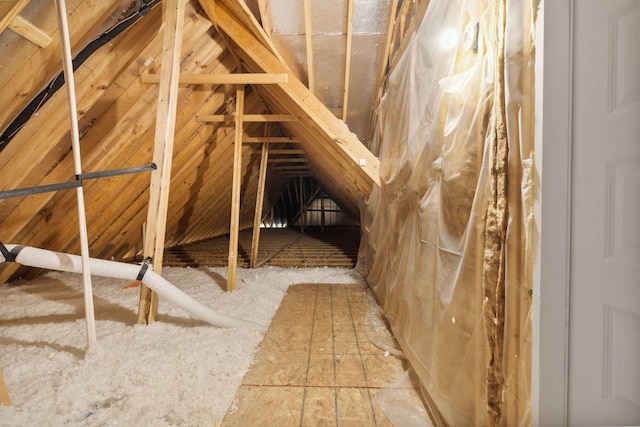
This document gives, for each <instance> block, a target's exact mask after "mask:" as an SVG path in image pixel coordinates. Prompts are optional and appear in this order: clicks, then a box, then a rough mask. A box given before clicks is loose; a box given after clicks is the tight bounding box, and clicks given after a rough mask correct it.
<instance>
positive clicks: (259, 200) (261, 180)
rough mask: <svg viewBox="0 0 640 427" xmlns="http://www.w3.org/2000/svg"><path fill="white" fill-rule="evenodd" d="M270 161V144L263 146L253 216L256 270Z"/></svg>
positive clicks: (252, 245)
mask: <svg viewBox="0 0 640 427" xmlns="http://www.w3.org/2000/svg"><path fill="white" fill-rule="evenodd" d="M265 129H266V130H265V136H266V135H268V134H269V133H268V132H269V131H268V129H269V123H267V124H266V125H265ZM268 160H269V143H268V142H265V143H264V144H262V155H261V157H260V175H259V176H258V194H257V195H256V211H255V213H254V215H253V236H252V238H251V259H250V261H249V267H251V268H254V267H255V266H256V265H257V263H258V248H259V246H260V223H261V222H262V205H263V203H264V187H265V184H266V182H267V164H268Z"/></svg>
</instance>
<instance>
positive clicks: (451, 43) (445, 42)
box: [440, 30, 460, 49]
mask: <svg viewBox="0 0 640 427" xmlns="http://www.w3.org/2000/svg"><path fill="white" fill-rule="evenodd" d="M458 41H460V34H458V32H456V31H453V30H445V31H444V32H443V33H442V35H441V36H440V46H442V48H443V49H453V48H454V47H456V45H457V44H458Z"/></svg>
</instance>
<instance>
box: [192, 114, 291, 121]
mask: <svg viewBox="0 0 640 427" xmlns="http://www.w3.org/2000/svg"><path fill="white" fill-rule="evenodd" d="M297 120H298V119H296V118H295V117H294V116H292V115H291V114H245V115H244V116H243V121H244V122H245V123H249V122H267V123H269V122H295V121H297ZM196 121H198V122H208V123H226V122H229V123H233V122H235V115H233V114H202V115H197V116H196Z"/></svg>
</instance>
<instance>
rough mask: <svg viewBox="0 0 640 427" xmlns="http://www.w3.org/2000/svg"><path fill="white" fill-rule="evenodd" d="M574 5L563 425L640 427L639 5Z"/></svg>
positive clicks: (632, 1)
mask: <svg viewBox="0 0 640 427" xmlns="http://www.w3.org/2000/svg"><path fill="white" fill-rule="evenodd" d="M574 6H575V9H574V73H573V81H574V87H573V148H572V152H573V156H572V157H573V158H572V160H573V165H572V208H571V209H572V215H571V219H572V222H571V236H572V237H571V296H570V301H571V302H570V325H569V423H570V424H571V425H577V426H579V425H640V0H607V1H603V0H576V1H575V2H574Z"/></svg>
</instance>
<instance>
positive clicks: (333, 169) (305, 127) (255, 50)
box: [200, 0, 379, 212]
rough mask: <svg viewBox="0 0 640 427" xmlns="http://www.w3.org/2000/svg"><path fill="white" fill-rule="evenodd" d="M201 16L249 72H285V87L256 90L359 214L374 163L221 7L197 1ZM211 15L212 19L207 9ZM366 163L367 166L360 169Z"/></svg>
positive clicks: (372, 181) (374, 175)
mask: <svg viewBox="0 0 640 427" xmlns="http://www.w3.org/2000/svg"><path fill="white" fill-rule="evenodd" d="M200 3H201V4H202V5H203V7H204V9H205V11H207V13H208V14H209V15H210V16H213V17H214V18H215V19H216V20H217V26H218V27H219V28H220V29H221V30H222V31H225V32H226V33H227V34H228V35H229V37H230V39H231V40H232V41H233V43H234V45H235V47H236V49H237V52H238V54H239V55H240V56H241V57H242V58H243V60H244V61H245V63H246V66H247V68H248V69H249V70H250V71H252V72H288V73H289V82H288V83H287V84H281V85H265V86H259V87H256V90H257V91H258V92H259V93H260V94H261V96H262V98H263V99H264V100H265V102H266V103H267V104H268V105H269V107H270V110H271V111H273V112H274V113H279V114H284V113H289V114H292V115H294V116H295V117H297V118H298V121H299V122H298V123H296V124H295V125H290V124H289V123H284V124H283V127H285V128H286V129H287V130H288V131H289V132H290V133H291V134H293V135H294V136H296V137H298V138H299V139H300V140H301V144H300V146H301V148H302V149H303V150H304V151H305V153H306V156H307V157H308V158H309V160H310V161H311V163H313V164H314V167H315V168H316V169H317V170H318V172H319V173H321V174H322V175H325V176H340V177H341V180H340V182H334V181H332V182H331V183H330V184H331V185H330V186H328V188H331V189H332V192H333V193H342V194H344V196H343V197H340V198H341V199H345V200H346V199H350V200H352V201H351V203H349V205H350V206H354V207H355V209H354V211H355V212H357V211H358V208H357V198H358V197H359V196H361V195H362V196H367V195H368V194H369V192H370V191H371V188H372V185H373V184H377V183H378V180H379V176H378V165H379V162H378V159H377V158H376V157H375V156H373V154H371V152H369V151H368V150H367V149H366V147H364V145H362V144H361V143H360V141H358V139H357V137H355V135H353V134H352V133H351V132H349V130H348V129H347V128H346V126H344V124H343V123H342V122H340V120H338V119H337V118H336V117H335V116H334V115H333V114H332V113H331V112H330V111H329V110H327V108H326V107H325V106H324V105H323V104H322V103H321V102H320V101H319V100H318V99H317V98H316V97H315V96H313V95H311V94H310V92H309V91H308V89H307V88H306V87H305V86H304V85H303V84H302V83H301V82H300V81H299V80H297V78H296V77H295V76H294V75H293V74H292V73H291V71H290V70H289V69H288V68H287V67H286V65H285V64H283V63H282V62H280V61H279V60H278V58H277V57H275V55H273V54H272V53H270V52H269V51H268V49H266V48H264V47H263V46H262V45H260V44H259V43H256V41H255V39H254V38H253V37H252V35H251V33H250V32H248V31H247V30H246V29H245V28H244V27H242V25H240V24H239V23H238V21H237V20H236V19H235V18H234V17H233V16H232V15H231V14H230V13H229V12H228V11H227V10H226V9H225V7H224V6H222V5H221V4H218V3H217V4H216V6H215V7H213V5H212V3H211V1H210V0H201V1H200ZM212 8H213V9H215V13H213V12H212V11H211V9H212ZM360 159H364V160H365V162H366V165H365V166H364V167H361V166H359V165H358V162H359V160H360Z"/></svg>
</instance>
